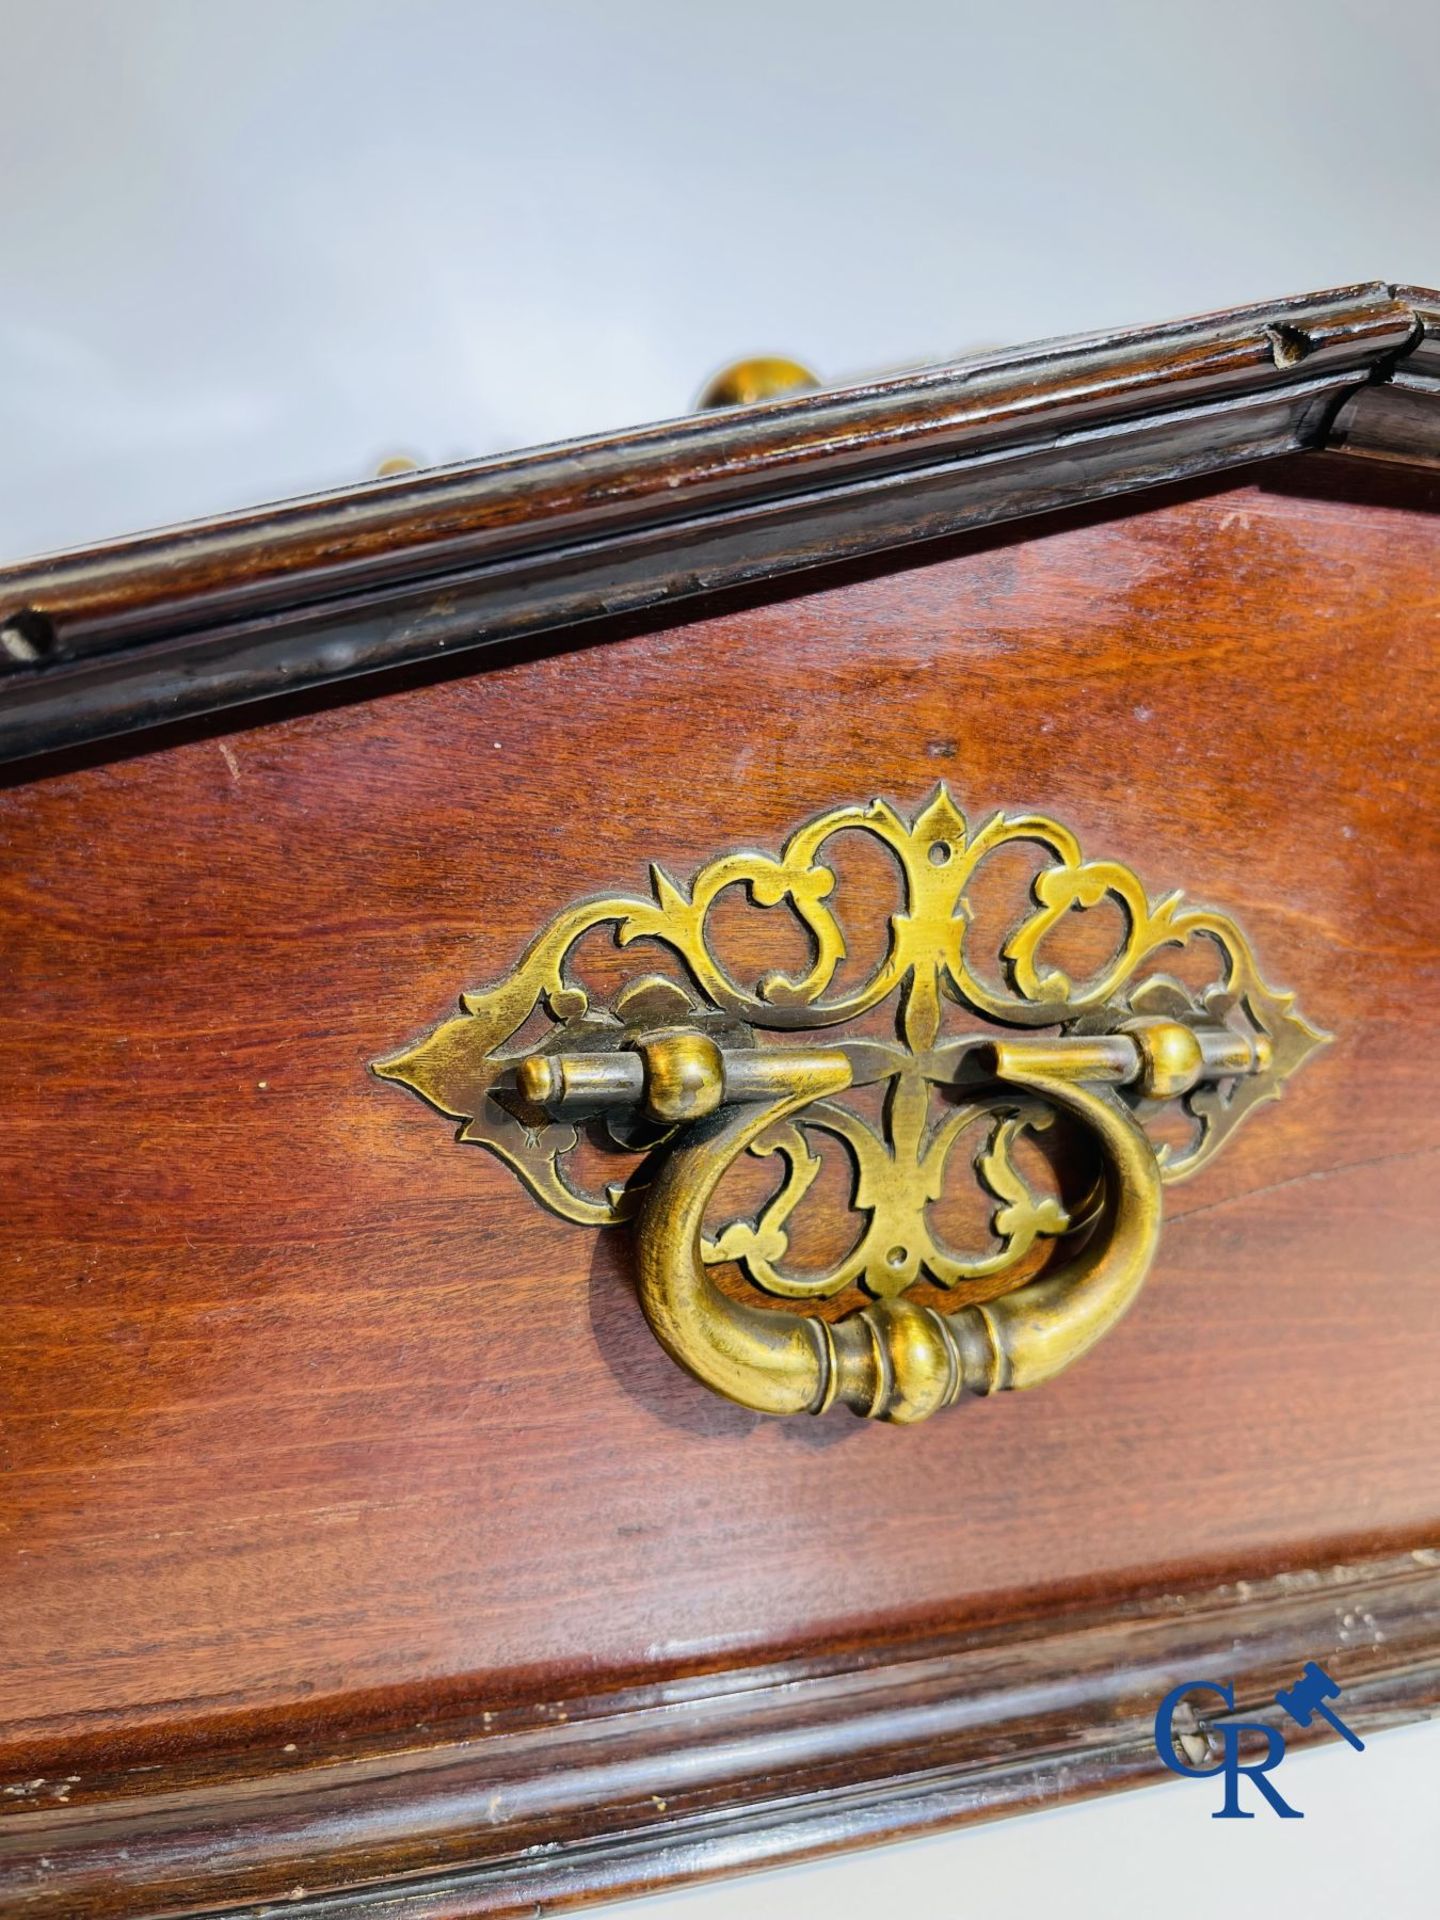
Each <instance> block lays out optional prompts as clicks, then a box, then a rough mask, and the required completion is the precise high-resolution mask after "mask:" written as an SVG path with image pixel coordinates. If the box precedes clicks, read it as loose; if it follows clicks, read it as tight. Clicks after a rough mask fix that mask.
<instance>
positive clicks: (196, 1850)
mask: <svg viewBox="0 0 1440 1920" xmlns="http://www.w3.org/2000/svg"><path fill="white" fill-rule="evenodd" d="M1297 1648H1300V1649H1304V1651H1305V1654H1306V1655H1307V1656H1308V1657H1311V1658H1315V1659H1318V1660H1320V1661H1321V1662H1322V1663H1323V1665H1324V1666H1325V1667H1326V1669H1327V1671H1329V1672H1330V1673H1332V1674H1333V1675H1334V1677H1335V1678H1336V1679H1338V1680H1339V1681H1340V1682H1341V1683H1342V1686H1343V1689H1344V1713H1345V1718H1346V1722H1347V1724H1348V1725H1350V1726H1351V1727H1353V1728H1354V1729H1355V1730H1356V1731H1358V1732H1359V1733H1361V1734H1362V1735H1363V1734H1368V1733H1371V1732H1373V1731H1375V1730H1377V1729H1379V1728H1383V1727H1389V1726H1394V1725H1397V1724H1400V1723H1403V1722H1406V1721H1411V1720H1416V1719H1419V1718H1422V1717H1424V1716H1425V1715H1426V1714H1428V1713H1429V1712H1430V1711H1432V1710H1433V1709H1434V1707H1435V1706H1436V1704H1437V1702H1440V1551H1435V1550H1416V1551H1412V1552H1407V1553H1401V1554H1397V1555H1392V1556H1390V1557H1387V1558H1380V1559H1375V1560H1371V1561H1366V1562H1361V1563H1358V1564H1349V1565H1339V1566H1333V1565H1332V1566H1327V1567H1323V1568H1307V1569H1301V1570H1297V1571H1294V1572H1289V1573H1283V1574H1278V1575H1272V1576H1270V1577H1268V1578H1265V1579H1259V1580H1256V1581H1253V1582H1247V1581H1244V1580H1236V1581H1231V1582H1229V1583H1226V1584H1223V1585H1220V1586H1212V1587H1209V1588H1201V1589H1197V1590H1182V1591H1174V1592H1168V1593H1159V1594H1151V1595H1149V1596H1148V1597H1141V1598H1136V1599H1132V1600H1131V1601H1129V1602H1127V1603H1125V1604H1122V1605H1119V1606H1116V1605H1115V1604H1113V1603H1112V1604H1110V1605H1108V1606H1106V1607H1105V1608H1104V1610H1103V1611H1095V1610H1089V1611H1086V1610H1076V1611H1075V1612H1073V1613H1070V1614H1068V1615H1062V1616H1060V1617H1057V1618H1053V1619H1049V1620H1046V1621H1040V1622H1036V1621H1030V1622H1027V1623H1020V1624H1011V1625H1009V1626H1003V1627H996V1628H993V1629H991V1630H989V1631H983V1630H982V1631H975V1632H972V1633H969V1634H962V1635H955V1636H952V1637H949V1638H946V1639H941V1640H931V1641H927V1642H919V1643H915V1644H911V1645H908V1646H906V1645H893V1646H890V1647H884V1646H872V1647H869V1648H865V1649H857V1650H854V1651H851V1652H849V1653H842V1654H838V1655H835V1656H831V1657H830V1658H828V1659H822V1658H812V1659H809V1660H804V1661H792V1662H785V1663H778V1664H776V1665H773V1666H769V1667H753V1668H743V1669H735V1670H732V1671H730V1672H728V1673H726V1674H724V1675H723V1676H714V1675H712V1676H710V1677H709V1678H708V1679H707V1678H699V1679H694V1680H689V1681H686V1680H684V1679H683V1678H677V1679H676V1680H675V1681H673V1682H671V1683H670V1684H668V1685H659V1686H651V1687H649V1688H646V1689H643V1690H636V1691H634V1692H631V1693H628V1694H617V1695H614V1696H610V1697H605V1696H599V1697H590V1698H586V1699H577V1700H572V1699H560V1700H551V1701H545V1702H543V1703H539V1704H537V1705H535V1706H533V1707H532V1708H530V1709H527V1710H515V1711H512V1712H510V1713H508V1714H495V1715H487V1716H485V1723H482V1724H475V1723H474V1722H472V1723H470V1724H468V1725H467V1724H463V1723H462V1724H460V1725H458V1726H455V1727H451V1728H449V1729H447V1730H445V1731H444V1732H443V1734H441V1733H439V1732H438V1730H437V1732H436V1734H433V1735H431V1736H430V1737H428V1738H427V1737H426V1730H417V1731H416V1732H414V1733H413V1734H412V1735H411V1736H410V1738H409V1739H408V1740H396V1739H395V1738H393V1737H392V1739H391V1740H390V1741H389V1742H388V1743H387V1744H384V1745H378V1744H377V1745H372V1746H370V1747H368V1748H367V1747H366V1746H365V1745H364V1744H363V1743H352V1744H351V1745H349V1746H348V1747H347V1746H345V1745H343V1744H341V1745H339V1746H337V1747H334V1748H330V1749H327V1748H326V1747H325V1746H324V1745H315V1746H311V1745H307V1746H306V1747H305V1748H303V1749H300V1748H297V1746H296V1744H295V1743H293V1742H292V1743H287V1744H285V1745H284V1746H283V1747H281V1746H280V1745H279V1743H276V1744H275V1745H274V1746H272V1747H271V1748H269V1749H263V1750H259V1751H254V1752H250V1753H243V1752H242V1753H231V1754H229V1755H228V1756H223V1757H221V1758H220V1759H218V1760H217V1759H212V1760H210V1761H209V1762H208V1763H207V1761H206V1759H205V1758H204V1756H203V1755H202V1756H195V1755H191V1756H188V1757H187V1758H186V1759H184V1760H181V1761H170V1762H166V1761H161V1762H158V1763H156V1762H151V1763H148V1764H147V1765H146V1766H145V1767H144V1769H143V1770H137V1771H136V1772H134V1773H133V1774H131V1775H128V1776H127V1775H126V1774H125V1773H124V1772H123V1771H122V1772H120V1773H115V1774H110V1775H106V1774H103V1773H101V1774H99V1775H97V1776H95V1777H93V1778H92V1779H90V1780H88V1781H87V1780H84V1779H83V1778H82V1779H81V1780H79V1781H74V1782H68V1781H52V1780H46V1779H35V1780H32V1781H30V1782H28V1783H26V1784H25V1786H24V1787H23V1789H22V1791H21V1792H20V1793H19V1794H14V1793H12V1799H11V1809H10V1811H9V1813H8V1814H7V1816H6V1817H5V1818H4V1819H3V1821H0V1884H3V1886H4V1889H5V1912H6V1913H7V1914H9V1915H14V1916H17V1920H18V1917H19V1916H25V1920H118V1917H119V1916H133V1915H138V1914H144V1915H149V1916H156V1920H159V1917H160V1916H179V1915H193V1914H200V1913H225V1914H232V1915H236V1916H241V1915H243V1916H244V1917H245V1920H260V1916H262V1915H266V1914H271V1913H274V1912H277V1911H283V1912H285V1913H290V1914H298V1915H300V1916H308V1917H309V1920H322V1917H323V1920H339V1917H340V1916H342V1915H343V1916H347V1920H348V1917H349V1916H354V1917H355V1920H362V1916H372V1915H373V1916H375V1917H376V1920H379V1917H380V1916H384V1920H461V1917H462V1916H472V1915H481V1914H496V1915H500V1914H506V1915H508V1914H530V1913H535V1912H538V1911H540V1910H542V1909H543V1910H547V1911H548V1910H550V1909H552V1908H565V1907H571V1906H578V1905H584V1904H586V1903H588V1902H591V1901H594V1900H602V1899H610V1898H615V1897H617V1896H620V1895H623V1894H634V1893H643V1892H650V1891H654V1890H655V1889H657V1888H660V1887H665V1886H674V1885H677V1884H681V1883H684V1882H687V1881H692V1880H697V1879H702V1878H706V1877H709V1876H711V1875H713V1874H716V1873H720V1872H726V1871H734V1870H736V1869H740V1868H756V1867H762V1866H775V1865H780V1864H783V1863H786V1862H792V1861H797V1860H801V1859H805V1858H808V1857H812V1856H814V1855H818V1854H821V1853H826V1852H832V1851H834V1850H835V1849H837V1848H844V1847H850V1846H861V1845H867V1844H871V1843H873V1842H876V1841H880V1840H894V1839H900V1838H904V1837H906V1836H911V1835H915V1834H919V1833H924V1832H926V1831H929V1830H933V1829H936V1828H941V1827H951V1826H955V1825H958V1824H962V1823H964V1822H967V1821H972V1820H979V1819H988V1818H993V1817H995V1816H996V1815H999V1814H1005V1813H1013V1812H1020V1811H1024V1810H1026V1809H1033V1808H1040V1807H1046V1806H1056V1805H1060V1804H1062V1803H1063V1802H1066V1801H1070V1800H1076V1799H1083V1798H1086V1797H1089V1796H1091V1795H1094V1794H1096V1793H1099V1792H1102V1791H1105V1790H1107V1789H1112V1788H1117V1787H1126V1786H1139V1785H1142V1784H1144V1783H1146V1782H1149V1781H1155V1780H1159V1779H1164V1778H1166V1777H1167V1776H1166V1774H1165V1772H1164V1770H1163V1768H1162V1766H1161V1764H1160V1762H1159V1760H1158V1758H1157V1756H1156V1751H1155V1739H1154V1715H1155V1709H1156V1705H1157V1703H1158V1701H1159V1700H1160V1699H1161V1698H1162V1697H1163V1696H1164V1694H1165V1693H1166V1692H1167V1691H1168V1690H1169V1689H1170V1688H1171V1687H1172V1686H1174V1685H1176V1684H1178V1683H1179V1682H1181V1681H1183V1680H1200V1679H1206V1678H1214V1679H1218V1680H1221V1681H1224V1682H1227V1683H1229V1684H1230V1685H1233V1687H1234V1689H1235V1702H1236V1705H1235V1712H1234V1714H1233V1715H1227V1714H1225V1713H1223V1712H1221V1713H1219V1714H1212V1713H1211V1711H1210V1709H1211V1708H1212V1707H1215V1706H1217V1704H1218V1703H1217V1702H1216V1700H1215V1698H1214V1696H1213V1695H1207V1694H1203V1693H1197V1694H1196V1696H1195V1699H1194V1703H1193V1714H1194V1718H1193V1720H1186V1721H1185V1722H1184V1724H1185V1725H1186V1726H1188V1727H1193V1729H1194V1731H1195V1732H1196V1733H1197V1734H1199V1735H1200V1736H1201V1737H1202V1738H1203V1737H1205V1736H1206V1735H1207V1733H1208V1732H1209V1730H1210V1729H1212V1728H1213V1727H1215V1726H1216V1725H1218V1724H1219V1723H1220V1722H1221V1721H1222V1720H1224V1719H1226V1718H1237V1719H1244V1720H1251V1721H1253V1720H1261V1721H1266V1722H1269V1723H1272V1724H1274V1725H1277V1726H1281V1727H1283V1728H1284V1730H1285V1734H1286V1739H1287V1744H1289V1745H1292V1746H1293V1745H1295V1744H1296V1743H1301V1742H1308V1741H1309V1740H1311V1739H1313V1738H1314V1737H1315V1729H1314V1728H1312V1729H1311V1731H1310V1732H1309V1733H1305V1732H1302V1731H1301V1730H1300V1729H1299V1728H1297V1727H1295V1726H1294V1725H1293V1724H1292V1723H1291V1722H1290V1721H1289V1720H1288V1719H1286V1718H1285V1716H1284V1715H1283V1714H1282V1712H1281V1710H1280V1708H1279V1707H1278V1706H1277V1704H1276V1701H1275V1695H1276V1692H1277V1691H1278V1690H1279V1689H1281V1688H1283V1687H1285V1686H1287V1685H1289V1684H1291V1683H1292V1682H1293V1681H1294V1679H1295V1678H1296V1674H1297V1668H1298V1665H1299V1661H1298V1660H1297V1654H1296V1649H1297ZM1182 1712H1183V1709H1182ZM1315 1724H1316V1727H1318V1726H1319V1722H1318V1720H1317V1721H1316V1723H1315ZM1201 1764H1203V1762H1201ZM1176 1790H1178V1789H1176ZM1187 1790H1188V1791H1191V1792H1193V1793H1196V1794H1204V1793H1205V1792H1206V1791H1207V1789H1206V1788H1205V1787H1203V1786H1200V1785H1198V1784H1197V1785H1195V1786H1193V1787H1189V1788H1188V1789H1187ZM57 1797H58V1798H61V1799H63V1800H64V1801H65V1802H66V1804H64V1805H63V1806H57V1805H56V1800H57Z"/></svg>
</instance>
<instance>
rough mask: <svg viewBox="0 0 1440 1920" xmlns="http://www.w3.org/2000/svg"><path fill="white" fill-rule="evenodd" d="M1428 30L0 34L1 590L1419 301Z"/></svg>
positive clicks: (248, 10)
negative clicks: (1233, 326)
mask: <svg viewBox="0 0 1440 1920" xmlns="http://www.w3.org/2000/svg"><path fill="white" fill-rule="evenodd" d="M1437 71H1440V5H1437V4H1436V0H1188V4H1184V5H1181V4H1178V3H1177V0H1118V3H1116V0H1111V3H1110V4H1106V3H1105V0H1040V3H1039V4H1036V3H1035V0H1030V3H1029V4H1027V3H1026V0H1011V3H1010V4H1008V5H1003V6H997V5H994V4H989V5H979V4H975V3H974V0H950V4H944V3H943V0H941V3H938V4H936V3H932V4H925V3H924V0H874V3H872V4H870V5H855V4H848V3H847V0H726V3H725V4H724V5H723V6H722V5H702V4H695V0H689V3H688V4H687V0H589V3H588V4H586V3H584V0H511V3H510V4H504V5H502V4H491V3H489V0H0V103H3V107H0V289H3V298H0V557H6V558H16V557H19V556H20V555H22V554H25V553H28V552H33V551H36V550H39V549H43V548H48V547H52V546H55V545H58V544H63V543H71V542H76V541H81V540H89V539H92V538H94V537H97V536H102V535H107V534H110V533H118V532H128V531H131V530H133V529H135V528H137V527H140V526H146V525H151V524H154V523H157V522H161V521H166V520H173V519H178V518H188V517H191V516H194V515H197V514H201V513H209V512H212V511H215V510H217V509H221V508H225V507H229V506H240V505H248V504H250V503H252V502H253V501H255V500H257V499H263V498H271V497H275V496H277V495H282V494H286V493H293V492H297V491H306V490H309V489H312V488H315V487H322V486H330V485H333V484H336V483H341V482H345V481H349V480H353V479H359V478H363V477H365V476H366V475H368V474H369V473H370V472H372V471H373V469H374V466H375V464H376V462H377V460H378V459H380V458H381V457H382V456H383V455H385V454H386V453H390V452H394V451H396V450H397V449H402V450H407V449H408V450H410V451H411V452H413V453H414V454H416V455H418V456H420V457H421V458H423V459H424V460H425V461H426V462H427V463H428V462H437V461H443V460H450V459H456V458H462V457H465V456H468V455H472V454H481V453H487V452H493V451H496V450H499V449H501V448H507V447H514V446H520V445H525V444H529V443H533V442H536V441H539V440H546V439H554V438H557V437H562V436H565V435H568V434H572V433H576V432H584V431H588V430H591V429H601V428H606V427H614V426H622V425H627V424H630V423H633V422H635V421H639V420H644V419H653V418H659V417H661V416H664V415H667V414H673V413H678V412H683V411H684V410H685V409H686V408H687V407H688V406H689V404H690V403H691V401H692V400H693V398H694V396H695V394H696V392H697V391H698V389H699V387H700V385H701V384H702V382H703V381H704V379H705V377H706V375H707V374H709V373H710V372H711V371H712V370H713V369H714V368H715V367H716V366H717V365H718V364H720V363H722V362H724V361H726V360H729V359H732V358H735V357H736V356H738V355H740V354H742V353H745V352H747V351H753V350H756V349H765V348H772V349H778V350H780V351H784V352H789V353H791V354H794V355H798V356H799V357H800V358H802V359H807V360H809V361H810V363H811V364H812V365H814V366H815V367H816V368H817V369H818V370H819V371H820V372H821V373H822V374H824V375H825V376H826V377H838V376H841V375H844V374H845V373H847V372H864V371H867V370H870V369H873V368H875V367H878V366H890V365H901V364H906V363H911V362H916V361H922V360H926V359H936V358H944V357H946V356H949V355H952V354H954V353H957V352H962V351H964V350H966V349H968V348H971V347H975V346H983V345H990V344H1004V343H1007V342H1015V341H1021V340H1025V339H1029V338H1035V337H1038V336H1041V335H1046V334H1056V333H1065V332H1074V331H1078V330H1081V329H1088V328H1090V327H1095V326H1108V325H1111V324H1118V325H1126V324H1130V323H1136V322H1143V321H1153V320H1159V319H1162V318H1165V317H1166V316H1169V315H1175V314H1184V313H1191V312H1199V311H1203V310H1205V309H1207V308H1211V307H1218V306H1225V305H1228V304H1231V303H1234V302H1237V301H1243V300H1250V299H1264V298H1267V297H1269V296H1271V295H1275V294H1280V293H1286V292H1300V291H1305V290H1309V289H1313V288H1317V287H1324V286H1330V285H1336V284H1340V283H1343V282H1346V281H1352V280H1360V279H1367V278H1372V277H1388V278H1391V279H1398V278H1410V279H1420V280H1423V279H1425V278H1426V277H1427V276H1428V278H1429V280H1430V282H1431V283H1432V284H1434V283H1436V282H1437V281H1440V223H1437V219H1436V206H1437V203H1440V202H1437V194H1436V191H1435V189H1436V187H1437V184H1440V141H1437V139H1436V128H1437V119H1440V114H1437V104H1440V96H1437V79H1436V76H1437Z"/></svg>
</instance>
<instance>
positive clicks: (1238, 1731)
mask: <svg viewBox="0 0 1440 1920" xmlns="http://www.w3.org/2000/svg"><path fill="white" fill-rule="evenodd" d="M1202 1692H1203V1693H1214V1694H1218V1695H1219V1697H1220V1698H1221V1700H1223V1701H1224V1703H1225V1708H1226V1711H1227V1712H1229V1713H1233V1712H1234V1711H1235V1689H1234V1688H1233V1687H1226V1686H1221V1685H1220V1684H1219V1683H1218V1682H1216V1681H1213V1680H1187V1681H1183V1682H1182V1683H1181V1684H1180V1685H1179V1686H1178V1687H1172V1688H1171V1689H1170V1691H1169V1693H1167V1694H1166V1696H1165V1698H1164V1699H1163V1700H1162V1701H1161V1702H1160V1705H1159V1707H1158V1708H1157V1709H1156V1713H1155V1751H1156V1752H1157V1753H1158V1754H1159V1756H1160V1758H1161V1760H1162V1761H1163V1762H1164V1764H1165V1765H1166V1766H1167V1767H1168V1768H1169V1769H1170V1771H1171V1772H1172V1773H1180V1774H1184V1775H1186V1776H1187V1777H1188V1778H1189V1779H1191V1780H1210V1779H1213V1778H1214V1776H1215V1775H1216V1774H1217V1773H1223V1774H1224V1776H1225V1802H1224V1805H1223V1806H1222V1807H1221V1808H1220V1810H1219V1812H1218V1813H1214V1814H1212V1815H1211V1816H1210V1817H1211V1818H1212V1819H1213V1820H1253V1819H1254V1818H1255V1816H1254V1814H1253V1813H1247V1812H1246V1811H1245V1810H1244V1808H1243V1807H1242V1806H1241V1805H1240V1776H1241V1774H1242V1773H1243V1774H1245V1775H1246V1777H1247V1778H1248V1779H1250V1780H1253V1781H1254V1783H1255V1785H1256V1786H1257V1787H1258V1788H1259V1789H1260V1791H1261V1793H1262V1794H1263V1795H1264V1796H1265V1798H1266V1800H1267V1801H1268V1802H1269V1804H1270V1808H1271V1811H1272V1812H1274V1813H1278V1814H1279V1816H1280V1818H1281V1819H1282V1820H1303V1819H1304V1818H1305V1816H1304V1814H1303V1813H1301V1811H1300V1809H1299V1808H1298V1807H1292V1806H1291V1805H1289V1803H1288V1802H1287V1801H1285V1800H1283V1799H1282V1798H1281V1796H1280V1793H1279V1790H1278V1789H1277V1788H1276V1786H1275V1784H1274V1782H1273V1781H1271V1780H1268V1779H1266V1777H1265V1776H1266V1775H1267V1774H1268V1773H1271V1772H1272V1771H1273V1770H1274V1769H1275V1768H1276V1767H1278V1766H1279V1764H1280V1762H1281V1761H1282V1760H1283V1759H1284V1758H1285V1736H1284V1735H1283V1734H1282V1733H1281V1732H1280V1730H1279V1729H1278V1728H1277V1727H1267V1726H1266V1725H1265V1724H1264V1723H1263V1722H1262V1721H1259V1720H1226V1721H1223V1722H1222V1723H1221V1724H1220V1725H1219V1726H1217V1727H1216V1728H1215V1729H1214V1731H1215V1732H1216V1733H1217V1734H1218V1735H1219V1736H1220V1742H1221V1757H1220V1759H1219V1760H1217V1761H1216V1763H1215V1765H1214V1766H1213V1767H1197V1766H1194V1765H1192V1764H1191V1762H1189V1761H1188V1760H1186V1759H1184V1758H1182V1756H1181V1754H1180V1753H1179V1752H1178V1751H1177V1749H1176V1746H1175V1728H1174V1721H1175V1710H1176V1708H1177V1707H1178V1706H1179V1705H1180V1702H1181V1701H1182V1700H1183V1699H1184V1698H1185V1697H1186V1695H1187V1694H1191V1693H1202ZM1244 1733H1258V1734H1260V1735H1261V1736H1262V1737H1263V1739H1264V1741H1265V1756H1264V1758H1263V1759H1261V1760H1250V1761H1247V1762H1245V1763H1244V1764H1242V1762H1241V1759H1240V1736H1241V1735H1242V1734H1244Z"/></svg>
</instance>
